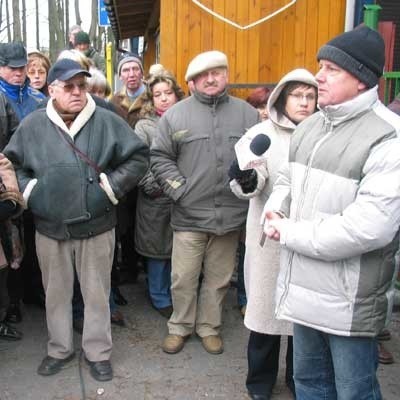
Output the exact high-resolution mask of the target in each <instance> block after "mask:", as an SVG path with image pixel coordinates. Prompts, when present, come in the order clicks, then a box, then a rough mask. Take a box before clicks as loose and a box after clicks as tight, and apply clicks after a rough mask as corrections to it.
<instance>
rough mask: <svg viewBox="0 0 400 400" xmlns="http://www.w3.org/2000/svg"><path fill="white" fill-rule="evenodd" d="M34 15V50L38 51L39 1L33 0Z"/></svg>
mask: <svg viewBox="0 0 400 400" xmlns="http://www.w3.org/2000/svg"><path fill="white" fill-rule="evenodd" d="M35 7H36V10H35V12H36V14H35V22H36V48H37V49H38V50H40V39H39V38H40V35H39V0H35Z"/></svg>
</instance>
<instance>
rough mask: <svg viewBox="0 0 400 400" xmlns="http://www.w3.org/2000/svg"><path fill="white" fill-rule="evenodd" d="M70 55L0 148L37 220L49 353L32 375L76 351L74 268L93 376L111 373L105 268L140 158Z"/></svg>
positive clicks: (140, 148)
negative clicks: (119, 207) (41, 105)
mask: <svg viewBox="0 0 400 400" xmlns="http://www.w3.org/2000/svg"><path fill="white" fill-rule="evenodd" d="M86 76H90V74H89V72H87V71H86V70H83V69H82V68H81V66H80V65H79V64H78V63H76V62H75V61H72V60H69V59H62V60H59V61H57V62H56V63H55V64H54V65H53V67H52V68H51V69H50V71H49V74H48V78H47V81H48V84H49V94H50V97H51V99H50V100H49V102H48V104H47V107H46V108H45V109H40V110H37V111H36V112H34V113H32V114H31V115H29V116H28V117H27V118H25V119H24V120H23V121H22V123H21V124H20V126H19V127H18V129H17V131H16V132H15V134H14V135H13V137H12V138H11V141H10V143H9V144H8V146H7V147H6V149H5V153H6V154H7V156H8V157H9V158H10V160H11V161H12V162H13V163H14V166H15V169H16V173H17V177H18V182H19V185H20V189H21V191H22V192H23V195H24V198H25V200H26V203H27V205H28V207H29V208H30V209H31V211H32V214H33V216H34V219H35V226H36V249H37V254H38V258H39V264H40V268H41V271H42V276H43V286H44V288H45V292H46V317H47V327H48V332H49V341H48V346H47V353H48V355H47V356H46V357H45V358H44V360H43V361H42V363H41V365H40V366H39V368H38V373H39V374H40V375H44V376H47V375H53V374H55V373H57V372H59V371H60V370H61V369H62V368H63V367H64V365H65V364H66V363H68V362H69V361H70V360H72V358H73V356H74V348H73V340H72V339H73V333H72V309H71V300H72V293H73V282H74V270H76V273H77V276H78V279H79V281H80V284H81V290H82V295H83V299H84V303H85V315H84V327H83V337H82V348H83V351H84V353H85V358H86V361H87V362H88V364H89V366H90V371H91V374H92V376H93V377H94V378H95V379H97V380H99V381H106V380H110V379H112V376H113V373H112V368H111V364H110V361H109V359H110V355H111V348H112V341H111V327H110V308H109V296H110V275H111V264H112V260H113V254H114V242H115V239H114V227H115V224H116V212H115V206H116V204H118V199H120V198H121V197H122V196H123V195H124V194H125V193H126V191H128V190H130V189H132V187H134V186H135V185H136V184H137V182H138V181H139V180H140V179H141V177H142V176H143V175H144V174H145V172H146V170H147V167H148V148H147V146H146V145H145V144H144V143H143V142H141V141H140V139H139V138H138V137H137V136H136V135H135V134H134V132H133V131H132V129H131V128H130V127H129V125H128V124H127V123H126V122H125V121H123V120H122V119H121V118H120V117H118V116H117V115H115V114H114V113H112V112H110V111H108V110H106V109H104V108H101V107H96V105H95V103H94V101H93V99H92V98H91V96H90V95H89V94H88V93H87V83H86Z"/></svg>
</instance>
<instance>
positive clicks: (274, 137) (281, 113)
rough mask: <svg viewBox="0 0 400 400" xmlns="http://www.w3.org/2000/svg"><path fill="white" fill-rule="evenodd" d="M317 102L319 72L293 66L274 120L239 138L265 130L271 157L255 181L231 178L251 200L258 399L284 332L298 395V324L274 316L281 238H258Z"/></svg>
mask: <svg viewBox="0 0 400 400" xmlns="http://www.w3.org/2000/svg"><path fill="white" fill-rule="evenodd" d="M316 105H317V82H316V81H315V79H314V77H313V75H312V74H311V73H310V72H308V71H307V70H305V69H296V70H294V71H291V72H289V73H288V74H287V75H285V76H284V77H283V78H282V79H281V81H280V82H279V83H278V85H277V86H276V87H275V89H274V90H273V91H272V93H271V95H270V97H269V99H268V104H267V112H268V116H269V119H268V120H266V121H263V122H261V123H260V124H257V125H255V126H254V127H252V128H251V129H249V131H248V132H247V133H246V135H245V136H243V137H242V138H241V139H240V140H239V142H240V141H247V142H248V143H250V142H251V140H250V139H252V138H253V137H255V136H257V135H258V134H260V133H263V134H266V135H268V136H269V138H270V140H271V146H270V148H269V149H268V150H267V152H266V153H265V157H266V162H265V164H263V165H261V166H259V167H256V168H255V169H254V170H253V172H252V174H251V175H250V177H249V181H250V182H244V181H242V180H240V182H239V181H238V180H233V181H231V188H232V191H233V192H234V193H235V194H236V195H237V196H238V197H240V198H248V199H250V203H249V212H248V215H247V225H246V238H247V239H246V255H245V261H244V276H245V286H246V294H247V308H246V314H245V319H244V323H245V325H246V327H247V328H248V329H250V336H249V343H248V348H247V355H248V374H247V379H246V386H247V390H248V392H249V395H250V398H252V399H254V400H267V399H270V398H271V395H272V388H273V387H274V385H275V383H276V379H277V376H278V370H279V351H280V343H281V335H288V336H289V337H288V346H287V352H286V384H287V386H288V387H289V389H290V391H291V392H292V393H293V395H294V382H293V341H292V336H291V335H292V325H291V324H290V323H289V322H286V321H279V320H276V319H275V317H274V311H275V287H276V280H277V277H278V271H279V243H276V242H273V241H269V240H268V241H267V242H266V243H265V244H264V245H263V246H262V245H261V244H260V243H259V241H258V240H257V238H259V237H260V235H261V234H262V225H260V217H261V214H262V210H263V207H264V204H265V202H266V200H267V198H268V196H269V195H270V193H271V191H272V187H273V185H274V183H275V180H276V178H277V174H278V170H279V168H280V166H281V164H282V163H283V162H284V160H285V159H287V157H288V153H289V142H290V137H291V135H292V133H293V131H294V130H295V128H296V125H297V124H299V123H300V122H301V121H303V120H304V119H305V118H307V117H308V116H309V115H311V114H312V113H314V112H315V110H316ZM249 187H250V188H251V189H250V192H249V191H248V190H249ZM244 188H246V190H244ZM245 192H247V193H245Z"/></svg>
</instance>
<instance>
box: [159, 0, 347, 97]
mask: <svg viewBox="0 0 400 400" xmlns="http://www.w3.org/2000/svg"><path fill="white" fill-rule="evenodd" d="M288 2H289V0H202V4H204V5H205V6H207V7H209V8H210V9H212V10H213V11H215V12H217V13H219V14H221V15H223V16H224V17H225V18H229V19H230V20H232V21H235V22H236V23H238V24H240V25H247V24H250V23H252V22H254V21H256V20H258V19H260V18H262V17H264V16H266V15H268V14H270V13H272V12H274V11H275V10H277V9H279V8H280V7H282V6H284V5H285V4H288ZM345 7H346V1H345V0H297V2H296V3H295V5H293V6H291V7H290V8H288V9H287V10H286V11H284V12H282V13H280V14H278V15H276V16H274V17H273V18H272V19H270V20H268V21H265V22H263V23H261V24H260V25H257V26H255V27H253V28H250V29H247V30H240V29H238V28H235V27H233V26H231V25H229V24H227V23H225V22H223V21H220V20H219V19H217V18H215V17H213V16H212V15H210V14H209V13H207V12H205V11H203V10H202V9H201V8H199V7H198V6H197V5H195V4H194V3H193V2H192V1H191V0H162V1H161V10H160V35H161V45H160V62H161V63H162V64H163V65H164V66H165V67H166V68H168V69H169V70H171V71H172V72H173V73H174V74H175V75H176V76H177V78H178V81H179V82H180V84H181V85H182V87H183V88H184V89H185V90H187V87H186V84H185V82H184V75H185V72H186V68H187V65H188V63H189V62H190V60H191V59H192V58H193V57H194V56H195V55H196V54H198V53H199V52H202V51H207V50H214V49H215V50H221V51H223V52H225V53H226V54H227V55H228V59H229V76H230V78H229V79H230V83H233V84H261V83H276V82H278V81H279V79H280V78H281V77H282V76H283V75H284V74H285V73H287V72H288V71H290V70H292V69H294V68H297V67H305V68H308V69H309V70H310V71H312V72H313V73H314V72H316V69H317V62H316V60H315V55H316V53H317V51H318V48H319V47H320V46H321V45H322V44H324V43H325V42H326V41H327V40H329V39H330V38H332V37H333V36H335V35H337V34H339V33H341V32H343V29H344V18H345ZM234 92H235V93H234V94H235V95H239V96H241V97H245V96H246V95H247V93H248V90H234Z"/></svg>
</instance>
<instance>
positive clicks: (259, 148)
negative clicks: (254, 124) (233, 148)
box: [250, 133, 271, 156]
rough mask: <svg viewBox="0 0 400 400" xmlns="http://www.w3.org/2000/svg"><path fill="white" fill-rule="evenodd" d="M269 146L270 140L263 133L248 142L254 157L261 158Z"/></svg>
mask: <svg viewBox="0 0 400 400" xmlns="http://www.w3.org/2000/svg"><path fill="white" fill-rule="evenodd" d="M269 146H271V139H270V138H269V136H267V135H265V134H264V133H259V134H258V135H257V136H255V137H254V138H253V140H252V141H251V142H250V150H251V151H252V152H253V153H254V154H255V155H256V156H261V154H264V153H265V152H266V151H267V150H268V149H269Z"/></svg>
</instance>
